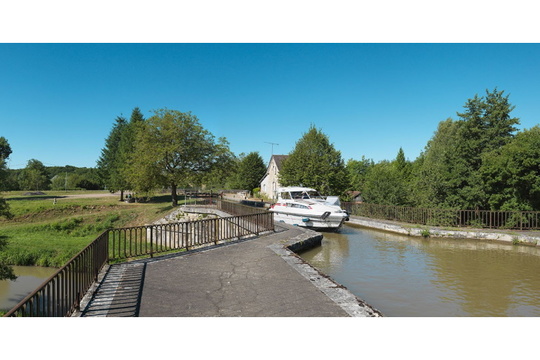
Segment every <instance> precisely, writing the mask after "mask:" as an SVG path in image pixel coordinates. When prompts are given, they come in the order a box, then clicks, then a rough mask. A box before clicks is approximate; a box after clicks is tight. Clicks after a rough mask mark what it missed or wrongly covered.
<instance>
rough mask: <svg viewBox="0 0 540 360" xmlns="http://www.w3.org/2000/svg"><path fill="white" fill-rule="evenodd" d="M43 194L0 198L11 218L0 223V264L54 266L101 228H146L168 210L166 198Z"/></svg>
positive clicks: (67, 257) (11, 195) (84, 244)
mask: <svg viewBox="0 0 540 360" xmlns="http://www.w3.org/2000/svg"><path fill="white" fill-rule="evenodd" d="M45 193H46V195H34V196H27V195H24V192H8V193H3V194H2V196H3V197H4V198H5V199H6V200H7V202H8V204H9V206H10V209H11V212H12V213H13V215H14V218H13V219H11V220H6V219H3V218H1V219H0V239H4V240H6V241H7V243H8V244H7V246H6V247H5V249H4V251H2V252H1V253H0V261H3V262H5V263H7V264H10V265H38V266H50V267H60V266H63V265H64V264H65V263H66V262H67V261H68V260H69V259H70V258H72V257H73V256H74V255H75V254H77V253H78V252H79V251H81V250H82V249H83V248H84V247H85V246H86V245H88V244H89V243H90V242H91V241H92V240H94V239H95V238H96V237H97V236H98V235H99V234H101V233H102V232H103V231H105V230H106V229H109V228H116V227H127V226H137V225H144V224H149V223H152V222H153V221H155V220H157V219H160V218H162V217H164V216H165V215H166V214H168V213H169V212H170V211H172V209H173V208H172V207H171V205H170V201H169V200H170V195H169V196H156V197H154V198H152V199H151V200H150V201H149V202H146V203H129V204H128V203H126V202H121V201H119V196H107V195H109V194H107V193H106V192H103V191H93V192H92V191H84V192H81V191H77V192H67V193H66V192H62V191H56V192H55V191H46V192H45Z"/></svg>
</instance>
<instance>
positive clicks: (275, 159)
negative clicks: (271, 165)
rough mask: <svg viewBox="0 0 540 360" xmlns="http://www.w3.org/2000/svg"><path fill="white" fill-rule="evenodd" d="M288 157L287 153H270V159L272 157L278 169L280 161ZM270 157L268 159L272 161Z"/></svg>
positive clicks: (279, 168)
mask: <svg viewBox="0 0 540 360" xmlns="http://www.w3.org/2000/svg"><path fill="white" fill-rule="evenodd" d="M288 157H289V155H272V159H274V161H275V163H276V166H277V168H278V170H281V163H283V160H285V159H286V158H288ZM272 159H270V162H272Z"/></svg>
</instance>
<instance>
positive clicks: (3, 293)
mask: <svg viewBox="0 0 540 360" xmlns="http://www.w3.org/2000/svg"><path fill="white" fill-rule="evenodd" d="M13 270H14V271H15V275H17V280H15V281H10V280H1V281H0V310H3V311H9V310H10V309H11V308H12V307H14V306H15V305H17V304H18V303H19V302H20V301H21V300H22V299H24V298H25V297H26V296H27V295H28V294H30V293H31V292H32V291H34V290H36V289H37V288H38V286H39V285H41V284H42V283H43V282H44V281H45V280H47V279H48V278H49V277H50V276H51V275H53V274H54V273H55V272H56V271H57V270H58V269H55V268H47V267H39V266H13Z"/></svg>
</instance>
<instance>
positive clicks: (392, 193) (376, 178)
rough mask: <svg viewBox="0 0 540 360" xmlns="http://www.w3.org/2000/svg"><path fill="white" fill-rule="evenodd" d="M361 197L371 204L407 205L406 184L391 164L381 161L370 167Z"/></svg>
mask: <svg viewBox="0 0 540 360" xmlns="http://www.w3.org/2000/svg"><path fill="white" fill-rule="evenodd" d="M362 197H363V199H364V201H365V202H368V203H373V204H380V205H397V206H404V205H409V203H408V199H409V195H408V183H407V181H406V180H405V179H404V178H403V175H402V173H401V172H400V170H399V168H398V167H397V166H395V164H394V163H393V162H390V161H381V162H379V163H377V164H375V165H374V166H372V167H370V169H369V171H368V173H367V175H366V179H365V183H364V189H363V191H362Z"/></svg>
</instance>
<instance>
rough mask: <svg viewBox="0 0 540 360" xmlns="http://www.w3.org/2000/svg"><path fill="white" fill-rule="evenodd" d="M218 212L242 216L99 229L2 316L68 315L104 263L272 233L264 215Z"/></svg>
mask: <svg viewBox="0 0 540 360" xmlns="http://www.w3.org/2000/svg"><path fill="white" fill-rule="evenodd" d="M218 208H220V209H222V210H223V211H226V212H229V213H233V214H234V213H242V212H243V213H247V214H244V215H239V216H230V217H222V218H215V219H205V220H198V221H190V222H183V223H170V224H159V225H147V226H138V227H130V228H121V229H110V230H107V231H105V232H104V233H102V234H101V235H100V236H99V237H98V238H96V239H95V240H94V241H93V242H92V243H90V244H89V245H88V246H87V247H85V248H84V249H83V250H82V251H81V252H80V253H79V254H77V255H75V256H74V257H73V258H72V259H71V260H70V261H69V262H68V263H67V264H66V265H64V266H63V267H62V268H61V269H59V270H58V271H57V272H56V273H55V274H54V275H52V276H51V277H50V278H49V279H47V280H46V281H45V282H44V283H43V284H42V285H41V286H40V287H39V288H38V289H36V290H35V291H34V292H32V293H31V294H30V295H28V296H27V297H26V298H24V299H23V300H22V301H21V302H19V304H17V305H16V306H15V307H14V308H13V309H11V310H10V311H9V312H8V313H7V314H5V315H4V316H5V317H9V316H15V317H18V316H30V317H38V316H44V317H63V316H70V315H72V314H73V313H74V312H75V311H76V310H77V309H78V307H79V305H80V302H81V300H82V298H83V296H84V295H85V293H86V292H87V291H88V289H89V288H90V286H91V285H92V284H93V282H94V281H96V280H97V276H98V274H99V272H100V271H101V270H102V269H103V267H104V266H105V265H106V264H107V263H109V262H110V261H124V260H127V259H130V258H135V257H142V256H151V257H152V256H154V255H155V254H160V253H165V252H174V251H182V250H191V249H193V248H197V247H201V246H207V245H212V244H219V243H222V242H225V241H228V240H234V239H242V238H245V237H249V236H256V235H259V234H261V233H263V232H267V231H273V230H274V217H273V214H272V213H270V212H266V211H264V212H262V211H259V210H260V209H256V208H250V207H247V206H243V205H240V204H235V203H232V204H230V203H229V202H226V201H222V202H220V204H218ZM250 209H251V210H250ZM249 212H251V213H249Z"/></svg>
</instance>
